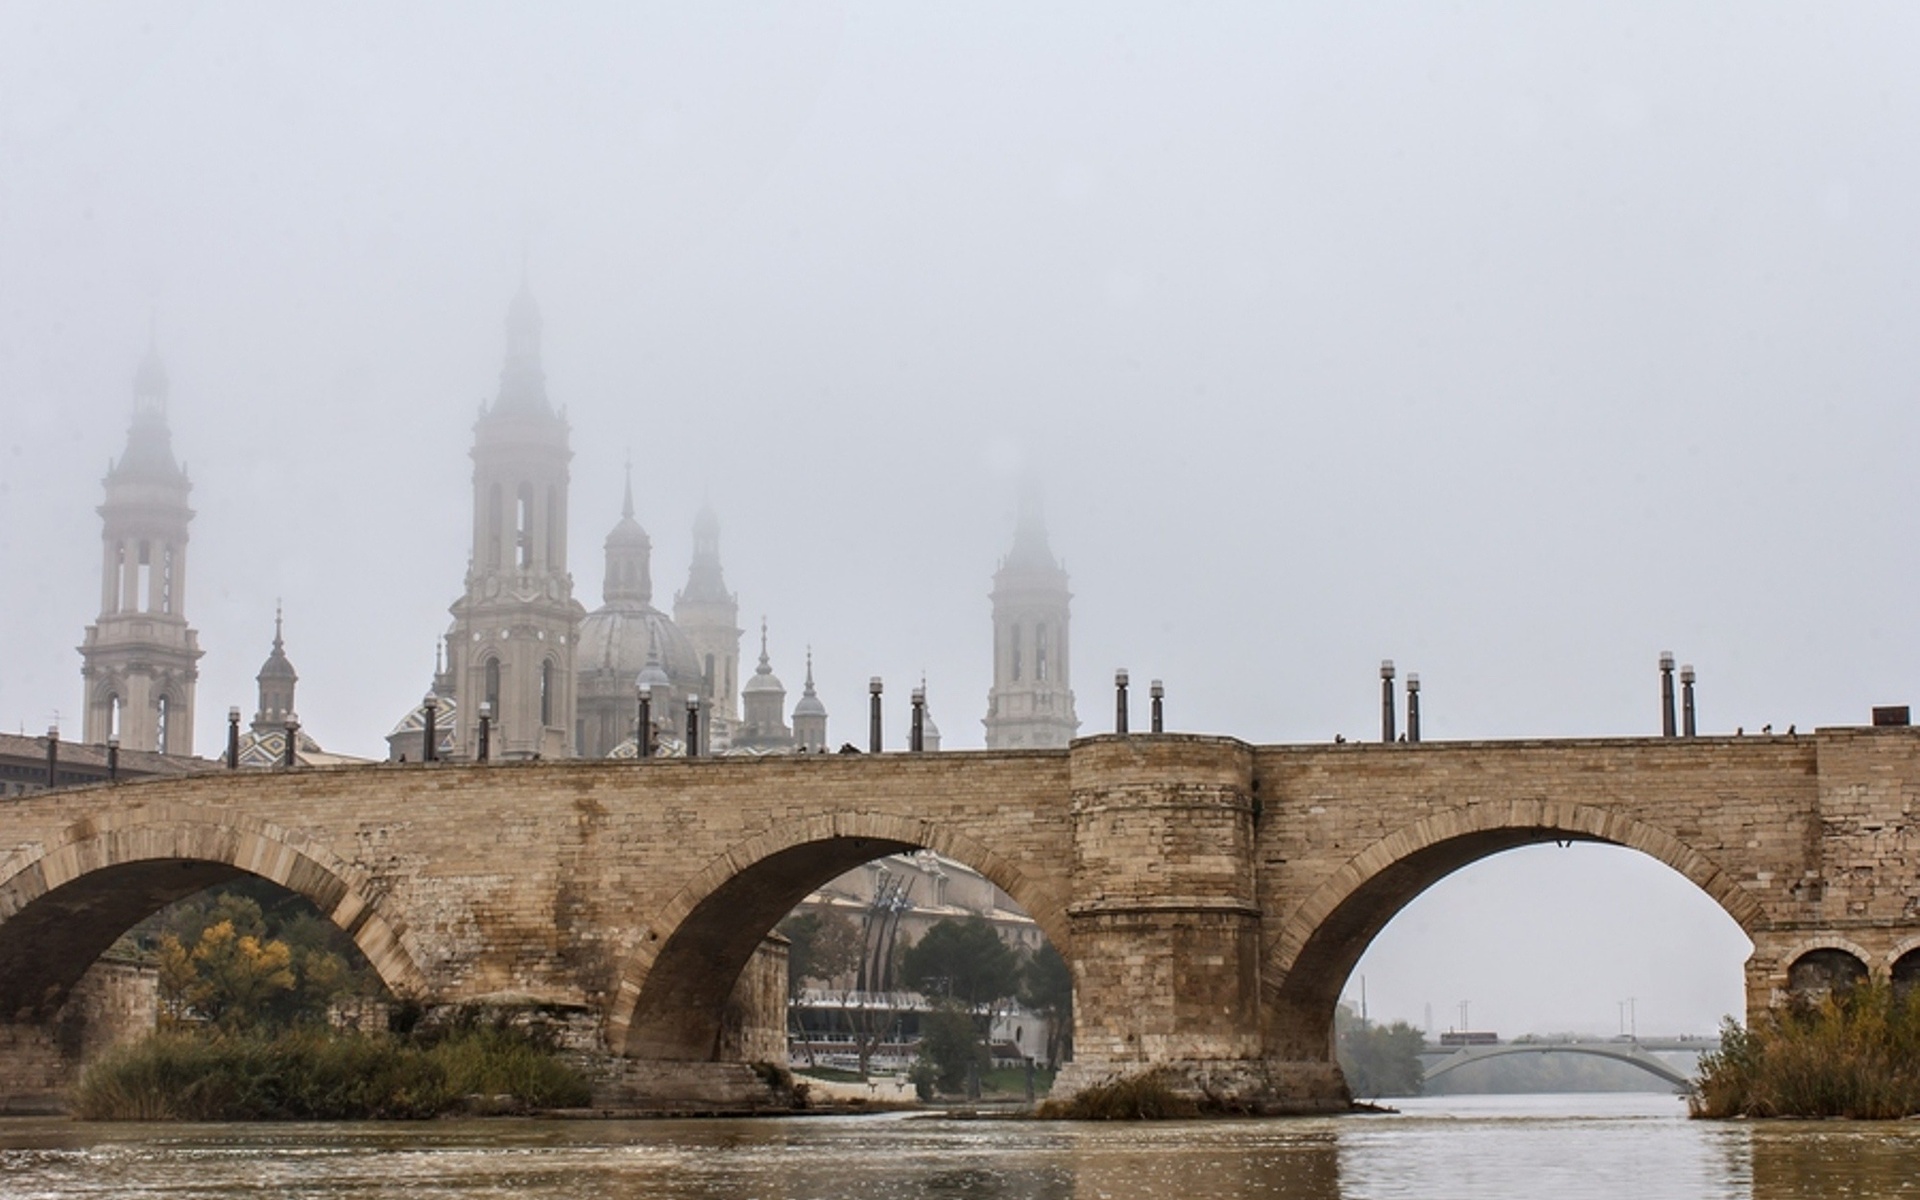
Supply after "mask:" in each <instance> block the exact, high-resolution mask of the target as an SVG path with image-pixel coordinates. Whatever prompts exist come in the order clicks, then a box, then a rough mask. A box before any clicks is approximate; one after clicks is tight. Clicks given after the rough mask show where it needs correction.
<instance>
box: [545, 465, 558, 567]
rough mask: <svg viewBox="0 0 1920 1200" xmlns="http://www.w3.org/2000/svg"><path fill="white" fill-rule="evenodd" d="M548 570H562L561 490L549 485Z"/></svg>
mask: <svg viewBox="0 0 1920 1200" xmlns="http://www.w3.org/2000/svg"><path fill="white" fill-rule="evenodd" d="M547 569H548V570H553V571H557V570H559V569H560V489H559V488H557V487H555V486H553V485H552V484H548V485H547Z"/></svg>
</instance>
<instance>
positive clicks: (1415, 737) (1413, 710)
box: [1407, 671, 1420, 743]
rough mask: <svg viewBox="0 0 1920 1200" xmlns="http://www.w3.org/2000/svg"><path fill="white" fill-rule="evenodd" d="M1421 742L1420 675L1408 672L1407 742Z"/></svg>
mask: <svg viewBox="0 0 1920 1200" xmlns="http://www.w3.org/2000/svg"><path fill="white" fill-rule="evenodd" d="M1419 740H1420V675H1419V673H1418V672H1415V671H1408V672H1407V741H1408V742H1409V743H1412V742H1418V741H1419Z"/></svg>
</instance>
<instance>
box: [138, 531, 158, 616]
mask: <svg viewBox="0 0 1920 1200" xmlns="http://www.w3.org/2000/svg"><path fill="white" fill-rule="evenodd" d="M137 579H138V583H137V584H136V586H135V588H134V593H133V611H134V612H150V611H151V610H152V609H153V595H152V592H151V590H150V589H151V588H152V587H153V546H152V544H151V543H149V542H141V543H140V564H139V567H138V575H137Z"/></svg>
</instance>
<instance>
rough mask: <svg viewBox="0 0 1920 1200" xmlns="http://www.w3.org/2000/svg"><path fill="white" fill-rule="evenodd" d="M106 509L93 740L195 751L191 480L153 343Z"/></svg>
mask: <svg viewBox="0 0 1920 1200" xmlns="http://www.w3.org/2000/svg"><path fill="white" fill-rule="evenodd" d="M105 484H106V502H105V503H104V504H102V505H101V506H100V518H101V522H102V526H101V535H100V536H101V543H102V548H103V552H104V553H103V557H102V561H101V569H100V616H99V617H98V618H97V619H96V620H95V621H94V623H93V624H92V625H89V626H87V634H86V641H85V643H84V644H83V645H81V647H80V657H81V660H82V664H81V667H80V675H81V677H82V678H83V679H85V680H86V699H85V705H86V710H85V711H86V721H85V734H84V736H85V738H86V740H87V741H88V742H90V743H95V744H98V743H102V742H105V741H106V740H107V739H108V738H118V739H119V740H120V744H121V745H122V746H124V747H126V748H127V749H129V750H157V751H159V752H160V753H162V754H191V753H193V686H194V682H195V681H196V680H197V679H198V678H199V675H200V668H199V666H198V663H199V660H200V654H201V650H200V642H199V635H198V634H197V633H195V631H194V630H193V629H192V628H191V627H189V626H188V625H187V618H186V607H185V606H186V594H187V526H188V525H189V524H190V523H191V522H192V521H193V510H192V509H191V508H188V507H187V495H188V493H189V492H191V491H192V490H193V484H192V483H190V482H189V481H188V479H187V472H186V470H185V468H183V467H182V466H181V465H180V464H179V463H178V462H176V461H175V460H174V457H173V435H172V433H171V432H170V431H169V430H168V428H167V374H166V371H165V370H164V369H163V368H162V367H161V365H160V355H159V353H158V351H156V350H155V349H154V348H153V347H152V346H151V345H149V346H148V348H147V356H146V358H145V360H144V361H142V362H141V364H140V369H139V371H138V372H137V373H136V374H135V375H134V380H133V424H132V426H131V427H130V428H129V429H128V431H127V449H126V452H125V453H124V454H122V455H121V456H120V459H119V461H118V462H114V463H110V464H108V467H107V477H106V480H105Z"/></svg>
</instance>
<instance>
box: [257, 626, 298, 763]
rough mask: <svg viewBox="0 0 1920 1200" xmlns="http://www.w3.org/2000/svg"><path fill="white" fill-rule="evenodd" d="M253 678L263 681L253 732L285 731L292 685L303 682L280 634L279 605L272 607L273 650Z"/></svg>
mask: <svg viewBox="0 0 1920 1200" xmlns="http://www.w3.org/2000/svg"><path fill="white" fill-rule="evenodd" d="M253 678H254V682H256V683H258V684H259V685H260V707H259V708H258V709H257V710H255V712H254V714H253V726H252V728H253V732H254V733H255V734H256V735H264V734H266V733H268V732H269V731H272V730H279V731H281V732H282V733H284V732H285V731H286V728H287V722H288V721H289V720H291V719H292V718H293V715H294V711H295V710H294V707H293V688H294V685H295V684H297V683H299V682H300V676H299V675H298V674H297V673H296V672H295V671H294V669H293V662H292V660H291V659H289V658H288V657H287V644H286V642H285V641H284V640H282V638H281V621H280V609H279V607H278V606H275V608H274V610H273V650H272V651H271V652H270V653H268V655H267V661H266V662H264V663H262V664H260V673H259V674H258V675H256V676H254V677H253Z"/></svg>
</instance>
